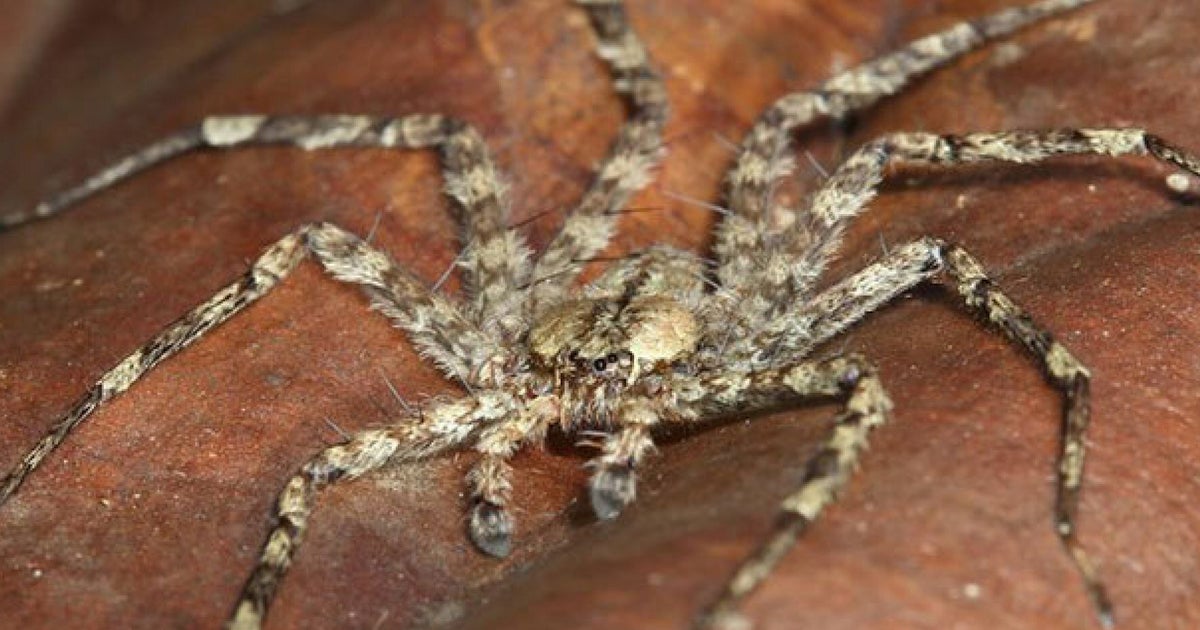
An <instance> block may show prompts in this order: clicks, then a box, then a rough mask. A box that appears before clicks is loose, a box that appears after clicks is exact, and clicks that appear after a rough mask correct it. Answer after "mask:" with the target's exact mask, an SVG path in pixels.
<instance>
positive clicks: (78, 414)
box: [0, 223, 507, 505]
mask: <svg viewBox="0 0 1200 630" xmlns="http://www.w3.org/2000/svg"><path fill="white" fill-rule="evenodd" d="M306 253H311V254H312V255H313V256H315V257H316V258H317V260H318V261H319V262H320V263H321V265H322V266H323V267H324V268H325V269H326V271H328V272H329V273H330V274H331V275H333V276H334V277H335V278H337V279H338V280H341V281H343V282H351V283H355V284H360V285H363V288H364V289H365V291H366V293H367V295H368V297H369V298H370V300H371V303H372V306H374V307H375V308H376V309H377V310H379V311H381V312H382V313H383V314H384V315H386V316H387V317H388V318H389V319H391V320H392V321H393V322H394V323H395V324H396V325H397V326H398V327H400V328H402V329H403V330H404V331H405V332H407V333H408V335H409V337H410V338H411V339H412V341H413V343H414V345H416V346H417V348H418V349H419V350H420V351H421V352H422V353H423V354H425V355H426V356H429V357H431V358H432V359H434V360H435V361H436V362H437V364H438V365H439V366H440V367H441V368H442V369H443V370H444V371H445V372H447V373H448V374H449V375H450V376H451V377H454V378H461V379H462V380H463V381H465V382H475V383H480V384H488V383H489V382H490V379H491V378H492V376H489V374H491V372H490V370H491V369H492V368H493V367H495V366H496V365H498V364H502V363H504V362H505V361H506V357H507V353H506V351H504V350H503V349H502V348H501V347H500V346H498V345H496V344H495V342H494V341H493V339H492V338H491V337H490V336H488V335H486V334H485V333H484V332H482V331H481V330H479V328H478V327H476V326H475V325H474V324H473V323H472V322H471V321H470V320H469V319H467V318H466V317H465V316H464V315H463V314H461V313H460V312H459V311H458V309H457V308H456V307H455V306H454V304H452V303H451V302H449V301H447V300H446V299H445V298H443V297H441V296H439V295H436V294H434V293H432V292H430V291H429V289H427V288H426V287H425V285H424V284H422V283H421V281H420V280H418V279H417V278H415V277H413V276H412V275H411V274H409V273H407V272H405V271H404V270H402V269H401V268H399V267H397V266H396V264H395V263H394V262H392V261H391V260H390V259H389V258H388V257H387V256H386V255H385V254H383V253H382V252H379V251H378V250H376V249H374V248H372V247H371V246H370V245H367V244H366V243H364V242H363V241H362V240H361V239H359V238H358V237H356V236H354V235H353V234H350V233H349V232H347V231H345V230H343V229H341V228H339V227H337V226H334V225H331V224H328V223H315V224H310V225H306V226H304V227H301V228H300V229H298V230H296V231H295V232H293V233H291V234H288V235H287V236H285V237H283V238H281V239H279V240H278V241H276V242H275V243H274V244H272V245H271V246H270V247H268V248H267V249H266V251H265V252H264V253H263V254H262V255H261V256H259V258H258V259H257V260H256V261H255V262H254V264H253V265H251V267H250V269H249V271H247V272H246V273H245V275H243V276H242V278H241V279H239V280H238V281H236V282H234V283H232V284H230V285H228V286H226V287H225V288H223V289H221V290H220V291H218V292H217V293H216V295H214V296H213V297H211V298H209V299H208V300H207V301H206V302H204V303H203V304H201V305H200V306H197V307H196V308H194V309H192V311H190V312H189V313H187V314H186V315H184V316H183V317H181V318H179V319H178V320H176V321H175V322H174V323H172V324H170V325H168V326H167V327H166V328H165V329H163V331H162V332H160V333H159V334H158V335H156V336H155V337H154V338H153V339H151V340H150V341H148V342H147V343H146V344H145V345H143V346H142V347H141V348H139V349H138V350H137V351H135V352H134V353H133V354H131V355H129V356H127V357H125V358H124V359H122V360H121V362H120V363H118V364H117V366H116V367H114V368H112V369H111V370H109V371H108V372H106V373H105V374H104V375H103V376H101V377H100V380H98V381H96V383H95V384H94V385H92V387H91V388H89V389H88V391H87V392H86V393H85V394H84V395H83V396H82V397H81V398H80V399H79V400H78V401H76V403H75V404H74V405H73V406H72V407H71V409H70V410H69V411H68V412H67V413H66V415H64V416H63V417H62V418H61V419H60V420H59V421H58V422H57V423H55V424H54V426H53V427H52V428H51V429H50V431H49V432H47V434H46V435H45V436H44V437H43V438H42V439H41V440H40V441H39V442H38V443H37V445H35V446H34V447H33V449H31V450H30V451H29V452H28V453H27V454H26V455H25V456H24V457H22V458H21V461H20V463H19V464H17V466H16V467H15V468H14V469H13V470H12V471H10V472H9V473H8V474H7V475H5V477H4V478H3V479H0V505H3V504H4V502H5V501H7V500H8V498H9V497H11V496H12V494H13V493H14V492H16V490H17V488H18V487H19V486H20V485H21V483H22V482H23V481H24V479H25V478H26V476H28V475H29V473H30V472H32V471H33V470H34V469H35V468H37V466H38V465H39V464H40V463H41V461H42V460H43V459H44V458H45V457H46V456H47V455H48V454H49V453H50V452H51V451H53V450H54V449H55V448H57V447H58V446H59V445H60V444H62V442H63V441H64V440H65V439H66V438H67V436H68V435H69V434H70V433H71V431H73V430H74V429H75V427H76V426H78V425H79V424H80V423H81V422H83V421H84V420H85V419H87V418H88V417H89V416H90V415H91V414H92V412H94V411H95V410H96V409H97V408H98V407H100V405H102V404H104V403H105V402H107V401H108V400H110V399H112V398H113V397H114V396H116V395H118V394H121V393H122V392H124V391H125V390H127V389H129V387H130V386H131V385H133V383H134V382H135V381H137V380H138V379H139V378H141V377H142V376H143V375H145V374H146V373H147V372H149V371H150V370H151V369H153V368H154V367H155V366H156V365H158V364H159V363H160V362H162V361H163V360H165V359H167V358H168V357H171V356H172V355H174V354H176V353H177V352H179V351H180V350H182V349H184V348H186V347H187V346H188V345H190V344H191V343H192V342H194V341H196V340H197V339H199V338H200V337H201V336H203V335H204V334H205V333H207V332H208V331H209V330H212V329H213V328H215V327H216V326H217V325H219V324H221V323H222V322H224V321H226V320H227V319H229V318H230V317H233V316H234V315H236V314H237V313H238V312H240V311H241V310H242V309H244V308H245V307H247V306H248V305H250V304H252V303H254V302H256V301H257V300H258V299H259V298H261V297H262V296H264V295H266V294H267V293H268V292H270V291H271V289H273V288H275V286H276V285H278V284H279V282H280V281H282V280H283V279H284V278H285V277H287V275H288V274H289V273H291V272H292V270H293V269H295V268H296V265H298V264H299V262H300V260H301V259H302V258H303V257H304V256H305V254H306Z"/></svg>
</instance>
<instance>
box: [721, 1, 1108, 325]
mask: <svg viewBox="0 0 1200 630" xmlns="http://www.w3.org/2000/svg"><path fill="white" fill-rule="evenodd" d="M1092 1H1093V0H1043V1H1041V2H1035V3H1033V4H1030V5H1028V6H1024V7H1012V8H1008V9H1004V10H1002V11H999V12H997V13H994V14H992V15H989V16H985V17H982V18H979V19H977V20H973V21H969V22H962V23H960V24H957V25H955V26H953V27H951V28H949V29H946V30H943V31H940V32H938V33H934V34H932V35H928V36H926V37H923V38H921V39H918V40H915V41H913V42H912V43H910V44H908V45H907V46H905V47H903V48H901V49H899V50H897V51H895V52H892V53H890V54H888V55H884V56H882V57H879V58H877V59H874V60H872V61H869V62H867V63H864V64H862V65H859V66H857V67H854V68H851V69H850V70H847V71H845V72H843V73H841V74H839V75H837V76H834V77H833V78H831V79H829V80H827V81H826V82H825V83H823V84H821V85H820V86H819V87H817V88H816V89H813V90H809V91H805V92H797V93H794V94H789V95H787V96H784V97H783V98H780V99H779V100H777V101H775V103H773V104H772V105H771V106H770V107H768V108H767V109H766V110H765V111H764V112H763V113H762V115H760V116H759V118H758V120H757V122H755V124H754V127H753V128H752V129H751V130H750V132H749V133H748V134H747V135H746V138H745V140H743V141H742V145H741V148H740V152H739V155H738V157H737V161H736V164H735V165H734V167H733V168H732V169H731V170H730V172H729V175H728V176H727V177H726V180H725V188H726V194H725V197H726V205H727V207H728V208H729V210H730V213H729V215H728V216H726V217H724V218H723V219H722V221H721V223H720V224H718V225H717V228H716V234H715V236H716V243H715V245H714V251H715V252H716V254H717V258H718V260H719V261H720V266H719V268H718V270H717V278H718V280H719V281H720V283H721V285H722V286H724V287H727V288H729V289H738V290H740V289H742V288H747V289H748V288H749V287H758V286H759V285H760V280H761V279H762V278H764V277H769V276H771V275H772V271H773V269H774V268H773V267H771V266H770V264H768V263H765V262H763V261H762V260H760V259H759V258H758V254H759V253H760V252H763V251H771V250H772V249H774V246H773V243H772V227H771V216H770V215H771V208H770V207H769V206H770V199H771V191H772V190H773V188H774V186H775V183H776V182H777V181H778V180H779V179H780V178H781V177H784V176H786V175H787V174H788V173H790V172H791V170H792V165H793V164H792V159H791V156H790V151H789V144H790V142H791V137H792V134H793V133H795V131H796V130H797V129H798V128H800V127H801V126H802V125H806V124H808V123H810V122H812V121H813V120H815V119H816V118H818V117H820V116H827V117H830V118H834V119H841V118H845V117H846V116H848V115H850V114H853V113H855V112H857V111H860V110H863V109H865V108H867V107H869V106H871V105H873V104H874V103H876V102H878V101H879V100H881V99H882V98H884V97H887V96H890V95H893V94H896V93H897V92H899V91H900V90H902V89H903V88H904V87H905V86H906V85H907V84H908V83H910V82H911V81H912V80H914V79H916V78H917V77H919V76H921V75H923V74H926V73H928V72H930V71H932V70H934V69H936V68H938V67H940V66H943V65H946V64H947V63H949V62H951V61H953V60H955V59H957V58H959V57H961V56H962V55H964V54H966V53H968V52H970V51H972V50H975V49H976V48H979V47H980V46H982V45H984V44H987V43H988V42H990V41H992V40H994V39H997V38H999V37H1002V36H1005V35H1008V34H1010V33H1012V32H1013V31H1016V30H1018V29H1020V28H1022V27H1024V26H1027V25H1029V24H1032V23H1035V22H1037V21H1039V20H1043V19H1046V18H1048V17H1050V16H1053V15H1057V14H1059V13H1062V12H1064V11H1067V10H1070V9H1073V8H1076V7H1079V6H1082V5H1085V4H1088V3H1090V2H1092ZM790 229H792V230H795V231H800V232H803V231H804V228H803V225H797V226H794V227H792V228H790ZM770 304H771V300H764V301H762V302H759V303H752V302H747V303H745V304H744V306H743V308H744V309H753V310H754V311H757V312H758V314H761V313H763V312H765V311H766V309H768V308H769V307H770Z"/></svg>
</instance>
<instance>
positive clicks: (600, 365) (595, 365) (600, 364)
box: [592, 359, 608, 372]
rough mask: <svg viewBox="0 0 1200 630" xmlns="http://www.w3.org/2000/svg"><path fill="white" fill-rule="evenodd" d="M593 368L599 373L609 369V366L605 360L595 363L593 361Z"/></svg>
mask: <svg viewBox="0 0 1200 630" xmlns="http://www.w3.org/2000/svg"><path fill="white" fill-rule="evenodd" d="M592 367H593V368H594V369H595V370H596V371H597V372H603V371H604V368H606V367H608V364H607V363H605V362H604V359H596V360H595V361H592Z"/></svg>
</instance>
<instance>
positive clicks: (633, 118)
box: [529, 0, 667, 313]
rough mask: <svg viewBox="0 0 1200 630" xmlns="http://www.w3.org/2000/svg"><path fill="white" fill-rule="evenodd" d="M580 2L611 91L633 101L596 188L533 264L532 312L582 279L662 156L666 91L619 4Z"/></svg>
mask: <svg viewBox="0 0 1200 630" xmlns="http://www.w3.org/2000/svg"><path fill="white" fill-rule="evenodd" d="M577 2H578V4H580V5H581V6H582V7H583V8H584V9H585V10H586V11H587V14H588V17H589V18H590V19H591V23H592V28H593V29H594V30H595V31H596V37H597V39H598V40H599V42H598V45H597V51H598V53H599V55H600V57H601V58H602V59H603V60H604V61H606V62H607V63H608V66H609V69H610V71H611V72H612V74H613V85H614V87H615V89H616V91H617V93H619V94H620V95H621V96H623V97H624V98H625V99H626V101H627V102H628V106H629V108H630V115H629V119H628V120H626V121H625V124H624V125H622V126H621V129H620V130H619V131H618V132H617V139H616V141H615V142H614V143H613V145H612V147H611V148H610V149H609V151H608V155H607V156H605V158H604V160H603V161H602V162H601V163H600V165H599V166H598V167H597V169H596V173H595V175H594V178H593V181H592V184H591V186H589V188H588V189H587V191H586V192H585V193H584V195H583V198H582V199H581V200H580V201H579V204H578V205H577V206H576V207H575V208H574V209H573V210H571V211H570V212H569V213H568V214H567V216H566V218H565V219H564V220H563V225H562V227H561V228H560V229H559V231H558V233H557V234H556V235H555V236H554V238H553V240H551V242H550V244H549V245H548V246H547V247H546V250H545V251H543V252H542V254H541V256H540V257H539V258H538V260H537V262H536V263H535V265H534V269H533V273H532V274H531V276H530V278H531V280H530V282H531V290H532V295H531V296H530V298H529V300H530V302H529V304H530V307H531V309H532V310H533V312H534V313H536V312H538V311H539V310H540V309H541V308H543V307H545V306H547V305H551V304H555V303H557V302H558V301H559V300H560V299H561V298H562V297H563V296H564V295H565V294H566V292H567V291H568V290H569V287H570V286H571V285H572V283H573V282H574V280H575V278H576V277H577V276H578V275H579V271H580V269H581V268H582V264H583V261H585V260H586V259H588V258H591V257H592V256H594V255H595V254H596V253H597V252H599V251H600V250H602V249H604V247H605V246H606V245H608V241H609V239H610V238H611V237H612V233H613V230H614V228H615V226H616V222H617V218H618V216H619V211H620V209H621V207H622V206H623V205H624V204H625V202H626V201H627V200H628V199H629V197H630V196H631V195H633V193H635V192H637V191H638V190H639V189H640V188H642V187H643V186H645V185H646V183H647V182H648V181H649V180H650V170H651V169H652V168H654V167H655V166H656V165H657V164H658V162H659V160H660V159H661V158H662V156H663V153H664V150H663V146H662V130H663V125H665V124H666V119H667V91H666V87H665V86H664V85H663V82H662V78H661V77H660V76H659V75H658V72H657V71H655V70H654V69H653V68H651V67H650V61H649V58H648V55H647V54H646V50H645V48H644V47H643V45H642V42H641V40H640V39H639V38H638V36H637V33H635V32H634V31H633V29H632V28H631V27H630V25H629V20H628V17H627V15H626V13H625V8H624V6H622V4H621V0H577Z"/></svg>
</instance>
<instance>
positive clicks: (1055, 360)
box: [281, 26, 1194, 575]
mask: <svg viewBox="0 0 1200 630" xmlns="http://www.w3.org/2000/svg"><path fill="white" fill-rule="evenodd" d="M1073 28H1078V26H1073ZM1080 32H1082V31H1080ZM985 128H986V127H985ZM1176 155H1182V156H1184V163H1186V161H1187V160H1193V163H1194V158H1190V157H1188V156H1186V154H1176ZM1172 187H1174V188H1176V190H1178V186H1175V185H1172ZM372 233H374V232H373V230H372ZM433 275H434V276H436V275H437V274H433ZM973 287H974V288H973V289H972V295H976V296H983V298H984V299H983V302H984V304H991V302H995V301H996V300H997V298H996V296H997V295H998V294H997V292H995V290H992V289H980V287H990V283H976V284H974V286H973ZM626 293H628V292H626ZM997 304H998V302H997ZM844 308H845V305H844ZM846 311H847V312H850V310H848V308H847V310H846ZM1031 338H1033V341H1034V342H1036V343H1033V346H1032V349H1033V350H1034V352H1042V350H1048V349H1049V354H1048V356H1046V361H1048V366H1049V370H1050V372H1051V373H1054V372H1055V366H1058V367H1062V360H1063V359H1064V358H1063V355H1062V352H1064V350H1061V347H1056V346H1052V344H1051V342H1049V337H1046V336H1044V335H1037V336H1034V337H1031ZM1056 348H1058V350H1056ZM1068 356H1069V355H1068ZM1075 383H1076V385H1075V388H1074V389H1073V390H1072V394H1073V395H1075V396H1078V397H1081V396H1084V394H1080V392H1081V391H1084V390H1086V380H1080V379H1076V380H1075ZM1080 383H1082V385H1080ZM1080 388H1084V389H1080ZM404 389H406V391H407V388H404ZM1068 420H1069V418H1068ZM1064 461H1066V458H1064ZM1064 468H1069V467H1064ZM821 469H828V468H826V467H822V468H821ZM1063 475H1064V476H1067V470H1064V472H1063ZM289 522H290V521H289V520H287V518H284V521H283V522H282V523H281V524H282V526H284V528H288V523H289ZM784 533H786V528H785V532H784ZM785 538H786V536H785ZM784 547H785V548H786V545H785V546H784ZM814 575H815V574H814Z"/></svg>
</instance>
